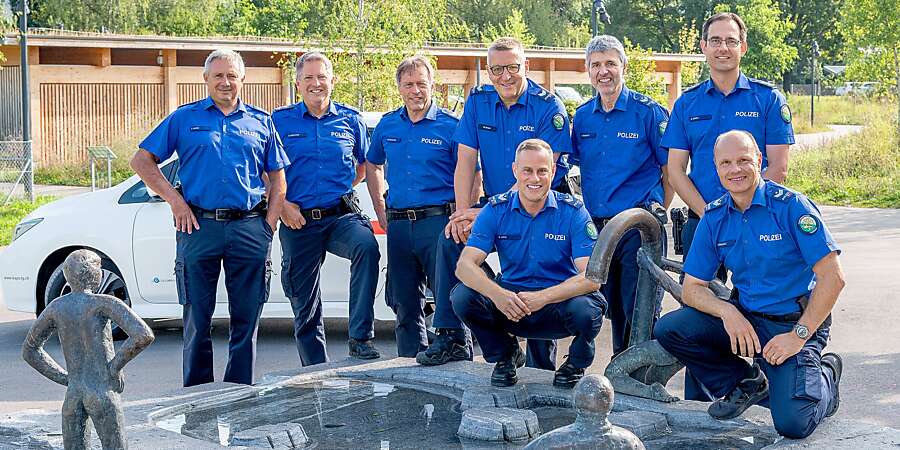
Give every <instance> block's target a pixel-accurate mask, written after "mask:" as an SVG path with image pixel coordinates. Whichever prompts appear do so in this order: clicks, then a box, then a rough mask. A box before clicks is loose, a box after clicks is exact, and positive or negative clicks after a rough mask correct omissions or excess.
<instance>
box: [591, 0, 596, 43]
mask: <svg viewBox="0 0 900 450" xmlns="http://www.w3.org/2000/svg"><path fill="white" fill-rule="evenodd" d="M594 36H597V5H596V4H594V2H591V37H594Z"/></svg>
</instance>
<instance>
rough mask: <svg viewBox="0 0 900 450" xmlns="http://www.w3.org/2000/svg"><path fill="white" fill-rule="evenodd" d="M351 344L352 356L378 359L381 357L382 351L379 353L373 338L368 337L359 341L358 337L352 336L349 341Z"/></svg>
mask: <svg viewBox="0 0 900 450" xmlns="http://www.w3.org/2000/svg"><path fill="white" fill-rule="evenodd" d="M347 344H348V345H349V346H350V356H352V357H354V358H359V359H378V358H381V353H378V349H376V348H375V344H373V343H372V339H366V340H364V341H358V340H356V339H353V338H350V341H349V342H347Z"/></svg>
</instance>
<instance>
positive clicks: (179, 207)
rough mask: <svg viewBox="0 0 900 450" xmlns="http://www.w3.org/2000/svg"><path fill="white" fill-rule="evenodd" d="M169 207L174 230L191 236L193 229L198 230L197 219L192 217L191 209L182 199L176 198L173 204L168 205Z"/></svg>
mask: <svg viewBox="0 0 900 450" xmlns="http://www.w3.org/2000/svg"><path fill="white" fill-rule="evenodd" d="M169 207H170V208H172V216H173V217H174V218H175V229H176V230H178V231H182V232H185V233H187V234H191V233H192V232H193V231H194V230H195V229H196V230H199V229H200V223H199V222H198V221H197V217H195V216H194V212H193V211H191V207H190V206H188V204H187V202H186V201H184V198H183V197H181V196H178V197H177V199H176V200H175V201H174V202H173V203H169Z"/></svg>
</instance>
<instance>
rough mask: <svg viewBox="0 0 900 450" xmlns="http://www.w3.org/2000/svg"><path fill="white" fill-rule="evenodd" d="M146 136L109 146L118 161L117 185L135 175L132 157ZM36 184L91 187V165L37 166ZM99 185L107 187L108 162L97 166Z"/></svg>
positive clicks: (115, 163) (114, 172)
mask: <svg viewBox="0 0 900 450" xmlns="http://www.w3.org/2000/svg"><path fill="white" fill-rule="evenodd" d="M144 136H146V133H141V134H140V135H139V136H133V137H128V138H123V139H121V140H119V141H116V142H113V143H111V144H110V145H109V148H110V149H112V151H113V153H115V154H116V159H114V160H113V161H112V183H113V185H116V184H118V183H121V182H123V181H125V180H127V179H128V177H130V176H132V175H134V170H132V169H131V166H130V162H131V157H132V156H133V155H134V153H135V152H136V151H137V148H138V147H137V145H138V143H139V142H140V140H141V139H142V138H143V137H144ZM34 182H35V184H52V185H58V186H90V185H91V164H90V162H89V161H84V162H82V163H78V164H66V165H58V166H50V167H47V166H41V165H37V166H36V167H35V170H34ZM97 185H98V186H102V187H106V162H105V161H103V162H100V163H98V164H97Z"/></svg>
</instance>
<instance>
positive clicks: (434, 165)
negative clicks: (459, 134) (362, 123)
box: [366, 101, 459, 208]
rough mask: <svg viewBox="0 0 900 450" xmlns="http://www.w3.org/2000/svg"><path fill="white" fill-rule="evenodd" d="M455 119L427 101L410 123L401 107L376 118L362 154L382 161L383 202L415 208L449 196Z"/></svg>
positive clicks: (378, 163) (442, 201)
mask: <svg viewBox="0 0 900 450" xmlns="http://www.w3.org/2000/svg"><path fill="white" fill-rule="evenodd" d="M458 123H459V119H457V118H456V116H454V115H453V114H451V113H450V111H447V110H446V109H443V108H439V107H438V106H437V105H436V104H435V103H434V102H433V101H432V102H431V107H430V108H428V111H427V112H426V113H425V118H423V119H422V120H420V121H418V122H416V123H413V122H412V121H410V120H409V116H408V115H407V113H406V107H405V106H401V107H400V108H398V109H396V110H394V111H391V112H389V113H387V114H385V115H384V117H382V118H381V121H380V122H378V126H377V127H375V131H374V132H373V133H372V143H371V146H370V147H369V151H368V153H366V159H367V160H368V161H369V162H371V163H372V164H377V165H381V164H384V163H385V161H386V160H387V161H388V164H387V168H386V173H385V178H386V179H387V182H388V185H389V186H390V189H388V197H387V205H388V207H389V208H418V207H422V206H431V205H440V204H444V203H448V202H452V201H453V199H454V193H453V171H454V170H455V169H456V154H457V153H456V143H454V142H453V140H452V137H453V132H454V131H456V125H457V124H458Z"/></svg>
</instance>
